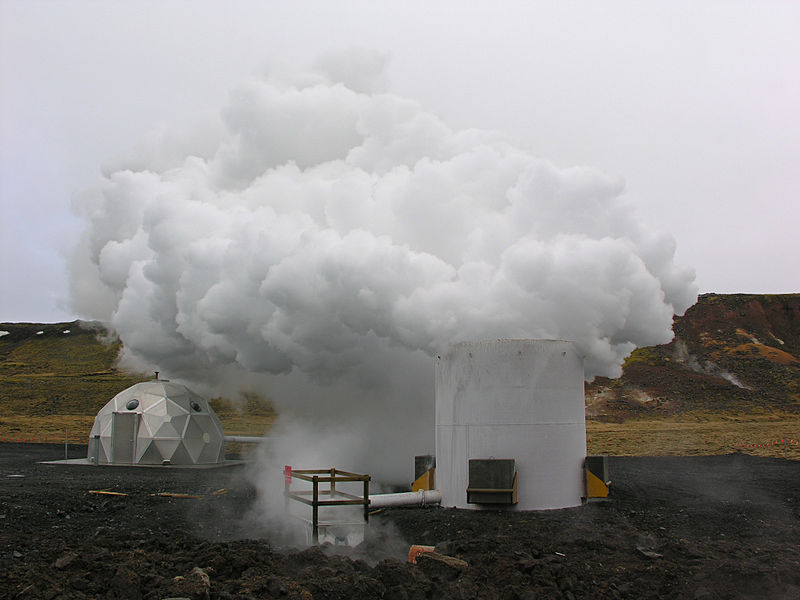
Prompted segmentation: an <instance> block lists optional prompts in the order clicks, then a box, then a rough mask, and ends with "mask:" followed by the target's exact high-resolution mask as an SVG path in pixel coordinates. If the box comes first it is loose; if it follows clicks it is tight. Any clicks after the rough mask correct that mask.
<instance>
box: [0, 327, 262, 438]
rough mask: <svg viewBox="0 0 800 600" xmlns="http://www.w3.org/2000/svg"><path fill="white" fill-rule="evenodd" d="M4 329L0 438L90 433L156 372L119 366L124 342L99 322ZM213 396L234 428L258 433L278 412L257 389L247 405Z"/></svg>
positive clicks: (224, 419) (0, 342) (228, 429)
mask: <svg viewBox="0 0 800 600" xmlns="http://www.w3.org/2000/svg"><path fill="white" fill-rule="evenodd" d="M0 332H4V333H3V334H2V335H0V440H2V439H3V438H7V439H13V440H17V439H38V440H54V439H62V440H63V438H64V431H65V430H66V431H67V432H68V435H69V436H70V437H71V438H72V439H80V438H82V437H84V438H85V436H87V435H88V434H89V431H90V429H91V427H92V423H93V421H94V416H95V414H97V411H98V410H100V408H102V407H103V405H105V403H106V402H108V401H109V400H110V399H111V398H112V397H113V396H114V395H116V394H117V393H118V392H121V391H122V390H124V389H125V388H127V387H130V386H131V385H133V384H135V383H139V382H141V381H147V380H149V379H151V378H152V374H150V373H148V374H136V373H126V372H124V371H122V370H120V369H118V368H117V366H116V363H117V357H118V355H119V351H120V348H121V343H120V341H119V340H118V339H117V338H116V336H115V335H114V334H113V333H112V332H109V331H108V330H107V329H106V328H105V327H103V326H102V325H101V324H99V323H87V322H83V321H73V322H71V323H51V324H40V323H0ZM211 403H212V406H214V408H215V410H216V411H217V413H218V414H219V416H220V419H221V420H222V422H223V425H224V426H225V431H226V433H228V434H230V435H260V434H261V433H263V432H264V431H265V430H266V429H267V428H268V427H269V425H270V424H271V423H272V422H273V421H274V419H275V414H274V411H273V410H272V407H271V406H270V405H269V403H268V402H265V401H264V400H263V399H260V398H258V397H257V396H254V395H250V396H247V398H246V402H245V403H244V404H243V406H242V407H241V408H240V407H238V406H237V405H235V404H233V403H231V402H230V401H228V400H226V399H222V398H218V399H214V400H212V401H211Z"/></svg>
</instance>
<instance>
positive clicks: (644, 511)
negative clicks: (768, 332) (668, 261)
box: [0, 444, 800, 600]
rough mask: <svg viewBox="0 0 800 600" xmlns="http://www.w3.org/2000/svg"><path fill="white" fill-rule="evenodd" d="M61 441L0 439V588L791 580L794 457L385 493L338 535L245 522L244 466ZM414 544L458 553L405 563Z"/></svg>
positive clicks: (503, 592)
mask: <svg viewBox="0 0 800 600" xmlns="http://www.w3.org/2000/svg"><path fill="white" fill-rule="evenodd" d="M74 451H75V452H76V454H77V455H80V453H81V452H82V451H81V449H80V448H75V450H74ZM59 457H63V448H59V447H57V446H47V445H33V444H0V597H2V598H44V599H47V600H53V599H56V598H148V599H149V598H154V599H155V598H159V599H160V598H176V597H178V598H210V599H214V598H304V599H311V598H315V599H326V598H329V599H344V598H347V599H358V598H365V599H366V598H369V599H373V598H488V599H492V598H498V599H503V600H507V599H508V600H511V599H526V600H527V599H532V598H637V599H638V598H698V599H699V598H704V599H706V598H708V599H710V598H798V597H800V463H798V462H792V461H784V460H779V459H764V458H755V457H750V456H746V455H742V454H732V455H728V456H712V457H685V458H672V457H671V458H611V459H610V471H611V478H612V479H613V485H612V498H611V499H610V500H609V501H607V502H602V503H593V504H589V505H587V506H583V507H578V508H573V509H566V510H557V511H545V512H524V513H523V512H518V513H511V512H496V511H491V512H476V511H464V510H454V509H444V508H434V507H428V508H424V509H387V510H384V511H382V512H381V513H379V514H377V515H375V516H373V517H372V526H371V529H370V532H371V533H370V535H369V538H368V540H367V541H366V542H365V543H364V544H362V545H361V546H359V547H357V548H355V549H349V548H346V547H342V546H335V547H334V546H330V545H327V546H323V547H321V548H318V547H307V548H289V547H286V546H285V545H284V544H285V542H284V541H282V538H280V537H279V536H278V534H277V533H275V532H272V531H271V529H270V526H269V525H268V524H264V523H262V524H258V523H253V522H252V521H251V522H248V519H247V518H246V515H248V514H249V508H250V507H251V505H252V504H253V502H254V501H256V499H257V496H256V492H255V490H254V489H253V487H252V486H251V485H250V484H249V483H248V482H247V480H246V477H245V476H244V473H245V471H246V469H245V468H243V467H234V468H230V469H219V470H202V471H198V470H177V469H176V470H162V469H141V468H140V469H136V468H120V467H75V466H73V467H62V466H50V465H41V464H38V462H37V461H40V460H46V459H57V458H59ZM20 476H21V477H20ZM276 485H278V486H281V485H282V481H281V480H280V479H279V480H278V481H276ZM97 489H111V490H114V491H119V492H124V493H127V494H128V495H127V496H108V495H98V494H91V493H89V491H90V490H97ZM220 489H224V490H225V493H221V494H218V495H210V493H211V492H213V491H216V490H220ZM159 492H180V493H188V494H195V495H203V497H202V498H198V499H187V498H168V497H163V496H152V495H151V494H154V493H159ZM389 531H391V532H393V535H390V534H389V533H387V532H389ZM398 538H402V541H398ZM411 544H427V545H435V546H437V552H438V553H440V554H443V555H447V556H451V557H456V558H459V559H462V560H463V561H465V563H466V564H464V563H462V562H460V561H447V560H445V561H441V560H433V559H431V558H421V559H420V561H419V563H418V564H417V565H411V564H408V563H407V562H405V561H404V560H403V559H402V556H403V555H404V554H405V553H407V552H408V547H409V546H410V545H411Z"/></svg>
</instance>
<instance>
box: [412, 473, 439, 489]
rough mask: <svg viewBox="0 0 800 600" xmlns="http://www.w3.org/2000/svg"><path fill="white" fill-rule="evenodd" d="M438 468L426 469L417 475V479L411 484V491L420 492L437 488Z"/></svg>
mask: <svg viewBox="0 0 800 600" xmlns="http://www.w3.org/2000/svg"><path fill="white" fill-rule="evenodd" d="M435 473H436V469H434V468H430V469H428V470H427V471H425V472H424V473H423V474H422V475H420V476H419V477H417V480H416V481H415V482H414V483H412V484H411V491H412V492H419V491H420V490H433V489H436V487H435V485H436V484H435V481H434V480H435V477H434V475H435Z"/></svg>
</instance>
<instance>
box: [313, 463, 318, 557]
mask: <svg viewBox="0 0 800 600" xmlns="http://www.w3.org/2000/svg"><path fill="white" fill-rule="evenodd" d="M313 484H314V493H313V504H312V505H311V541H312V542H314V543H315V544H318V543H319V477H318V476H317V475H314V479H313Z"/></svg>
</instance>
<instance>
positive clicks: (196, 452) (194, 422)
mask: <svg viewBox="0 0 800 600" xmlns="http://www.w3.org/2000/svg"><path fill="white" fill-rule="evenodd" d="M198 421H199V419H198V417H197V416H195V417H194V418H193V419H191V420H190V421H189V423H188V424H187V426H186V435H185V436H184V439H183V443H184V445H185V446H186V449H187V451H188V452H189V455H190V456H191V457H192V462H194V463H196V462H197V461H198V459H199V458H200V454H202V452H203V447H204V446H205V445H206V444H207V443H208V442H209V441H211V440H210V438H209V435H208V433H206V432H205V431H204V430H203V428H202V427H201V426H200V424H199V423H198Z"/></svg>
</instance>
